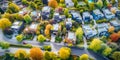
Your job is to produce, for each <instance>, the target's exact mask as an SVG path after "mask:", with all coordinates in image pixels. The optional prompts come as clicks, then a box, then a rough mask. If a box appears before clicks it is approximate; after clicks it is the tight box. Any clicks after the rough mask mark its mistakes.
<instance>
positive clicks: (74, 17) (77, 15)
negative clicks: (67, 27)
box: [71, 12, 82, 23]
mask: <svg viewBox="0 0 120 60" xmlns="http://www.w3.org/2000/svg"><path fill="white" fill-rule="evenodd" d="M71 15H72V20H75V21H76V22H78V23H82V17H81V15H80V13H79V12H71Z"/></svg>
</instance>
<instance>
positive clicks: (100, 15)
mask: <svg viewBox="0 0 120 60" xmlns="http://www.w3.org/2000/svg"><path fill="white" fill-rule="evenodd" d="M92 15H93V18H94V19H95V20H100V19H102V18H104V14H103V13H102V12H101V11H100V10H99V9H95V10H93V12H92Z"/></svg>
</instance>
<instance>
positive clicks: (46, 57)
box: [44, 51, 51, 60]
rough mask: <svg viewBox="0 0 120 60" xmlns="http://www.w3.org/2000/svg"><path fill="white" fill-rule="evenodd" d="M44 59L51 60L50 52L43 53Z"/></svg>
mask: <svg viewBox="0 0 120 60" xmlns="http://www.w3.org/2000/svg"><path fill="white" fill-rule="evenodd" d="M44 57H45V60H51V57H50V52H48V51H45V53H44Z"/></svg>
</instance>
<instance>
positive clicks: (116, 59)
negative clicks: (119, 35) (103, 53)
mask: <svg viewBox="0 0 120 60" xmlns="http://www.w3.org/2000/svg"><path fill="white" fill-rule="evenodd" d="M112 58H113V59H114V60H120V52H119V51H115V52H114V53H113V54H112Z"/></svg>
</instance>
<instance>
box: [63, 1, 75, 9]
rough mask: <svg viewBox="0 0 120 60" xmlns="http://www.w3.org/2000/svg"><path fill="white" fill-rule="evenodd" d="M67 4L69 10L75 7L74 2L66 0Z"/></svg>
mask: <svg viewBox="0 0 120 60" xmlns="http://www.w3.org/2000/svg"><path fill="white" fill-rule="evenodd" d="M65 4H66V7H67V8H70V7H74V3H73V2H72V0H65Z"/></svg>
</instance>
